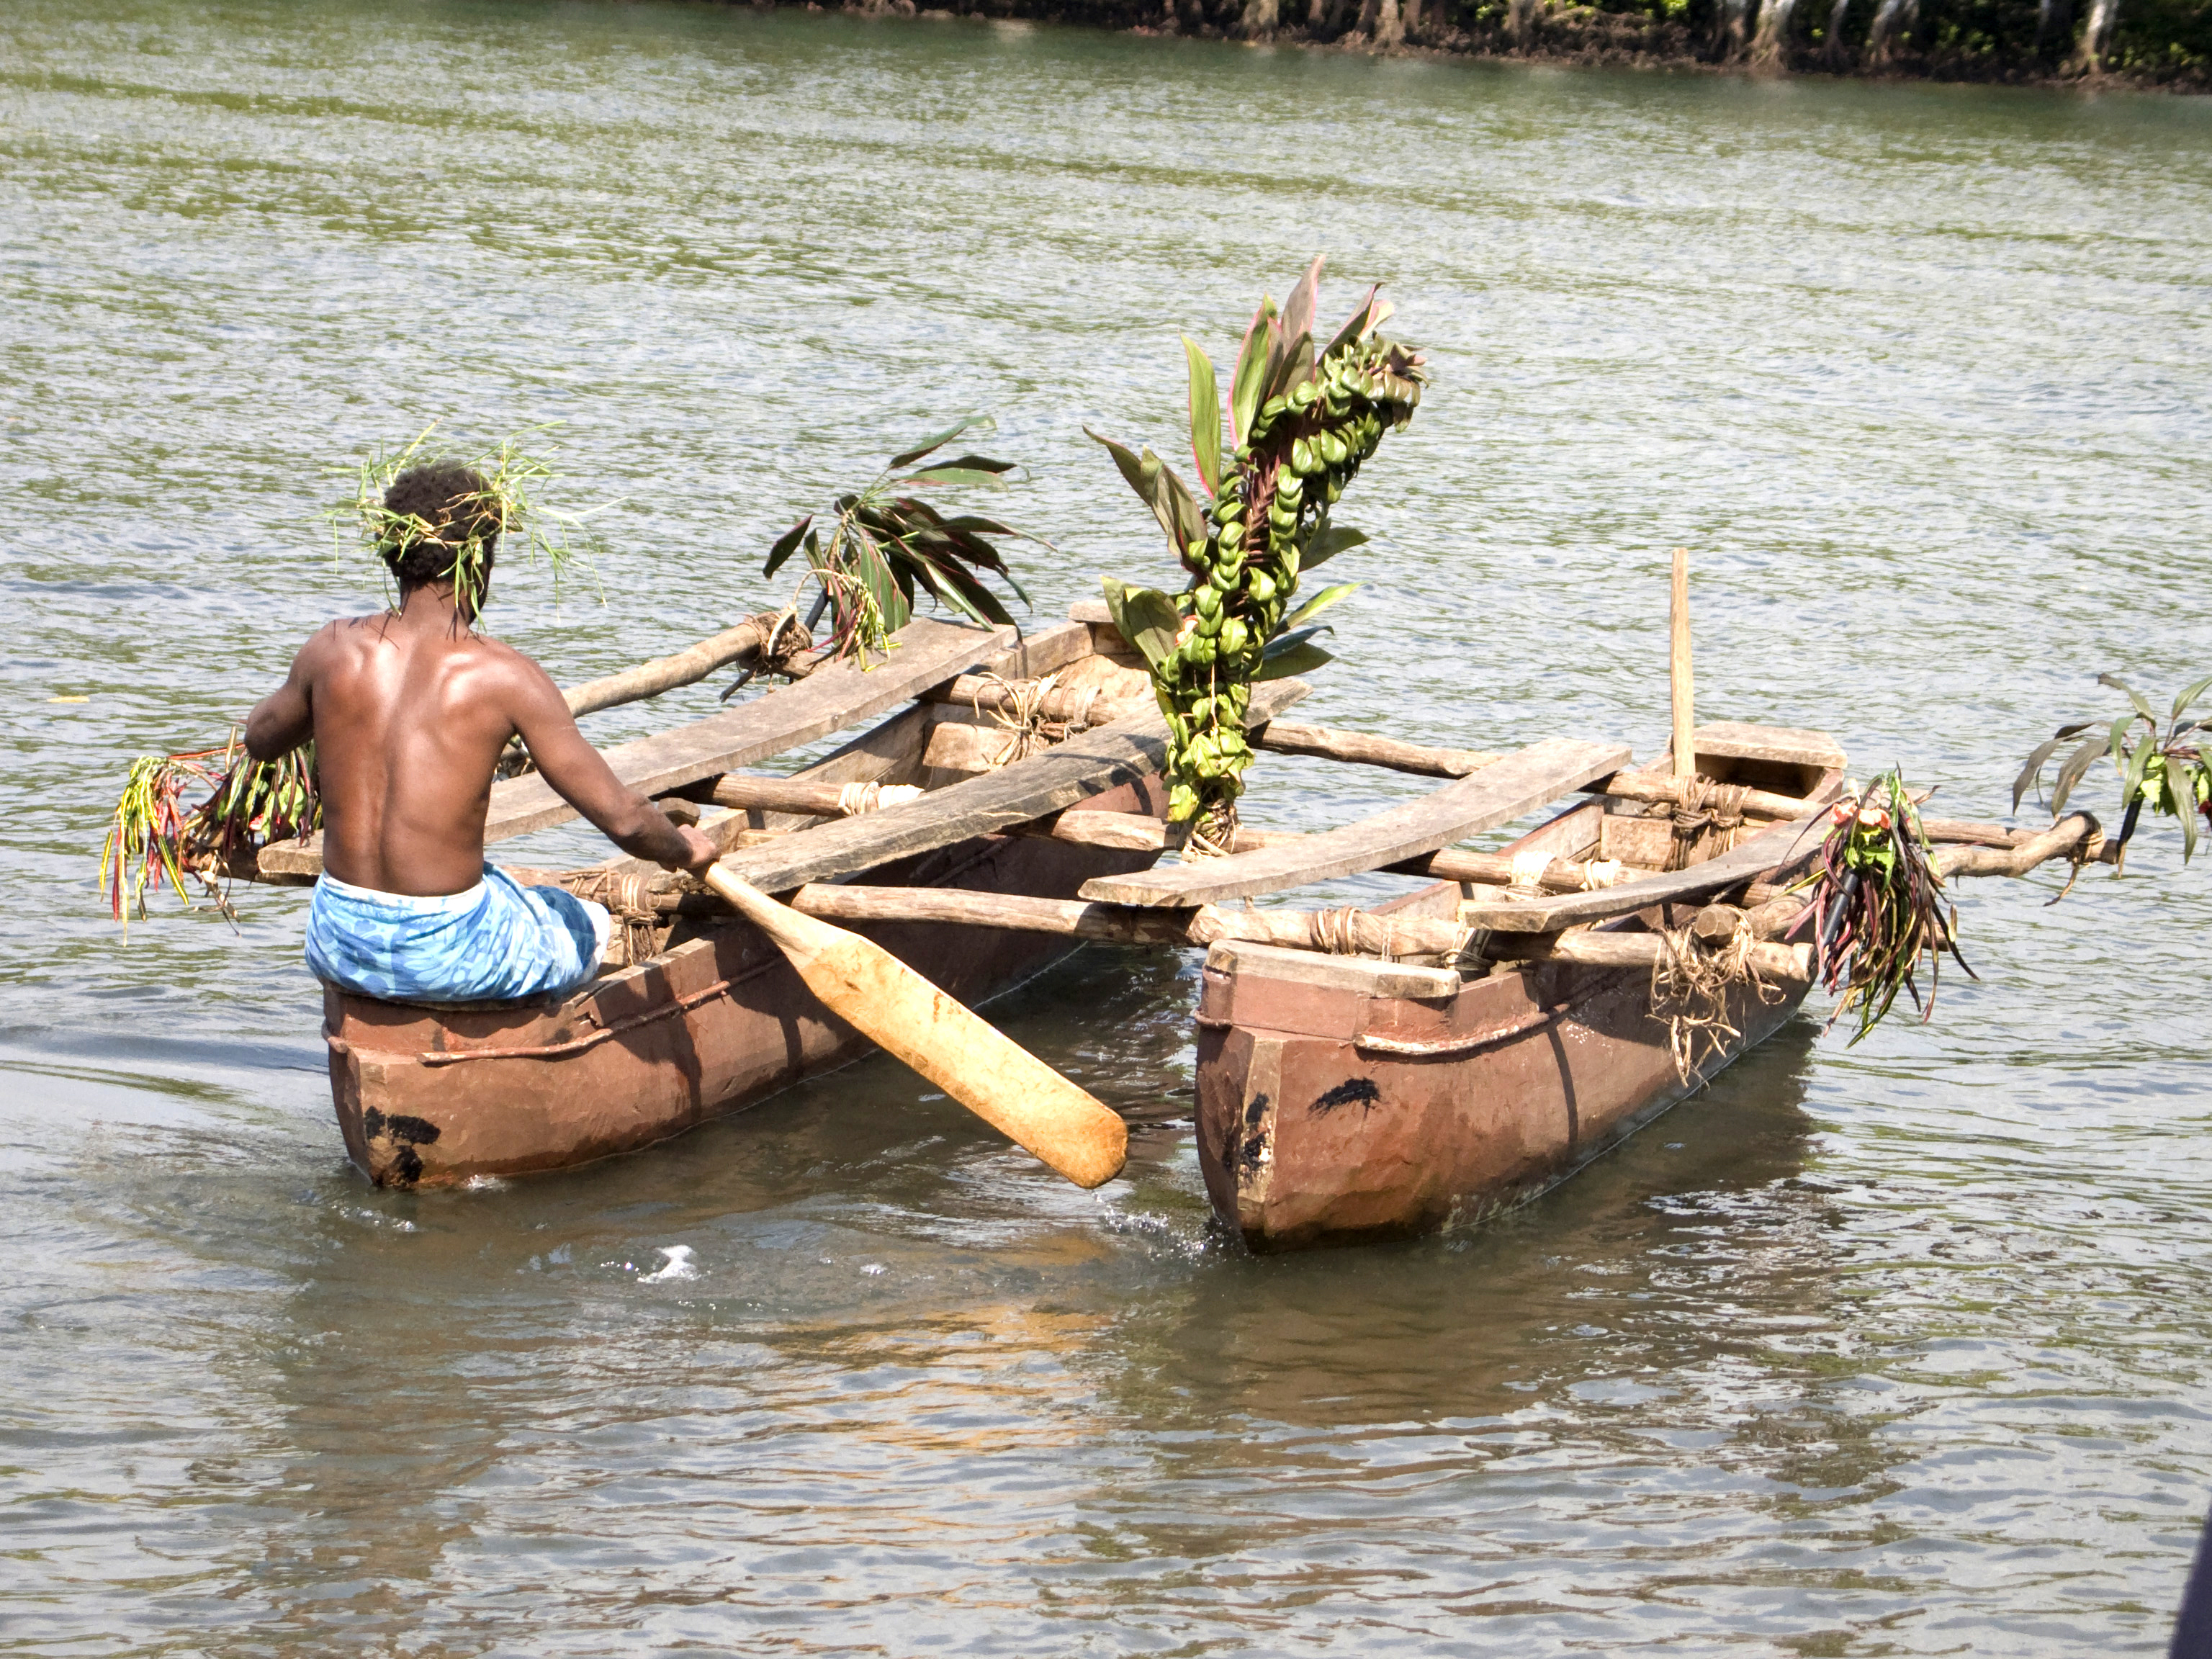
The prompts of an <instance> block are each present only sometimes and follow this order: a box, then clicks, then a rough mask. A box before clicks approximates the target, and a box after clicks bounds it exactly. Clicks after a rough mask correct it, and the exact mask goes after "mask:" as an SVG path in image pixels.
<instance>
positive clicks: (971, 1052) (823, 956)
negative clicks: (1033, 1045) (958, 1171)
mask: <svg viewBox="0 0 2212 1659" xmlns="http://www.w3.org/2000/svg"><path fill="white" fill-rule="evenodd" d="M706 882H707V885H708V887H709V888H710V889H712V890H713V891H714V894H715V895H716V896H718V897H720V898H721V899H722V900H723V901H724V902H726V903H727V904H729V905H730V907H731V908H733V909H735V910H736V911H738V913H739V914H740V915H743V916H744V918H745V920H746V921H750V922H751V923H752V924H753V925H754V926H755V927H758V928H759V929H760V930H761V931H762V932H763V933H766V934H767V935H768V936H769V939H772V940H774V941H775V945H776V948H777V949H778V950H780V951H782V952H783V954H784V956H785V957H787V959H788V960H789V961H790V963H791V965H792V966H793V968H794V969H797V970H798V972H799V977H800V978H801V979H802V980H804V981H805V982H806V988H807V989H808V990H810V991H811V992H813V993H814V994H815V995H816V996H817V997H818V998H819V999H821V1001H822V1004H823V1006H824V1007H826V1008H828V1009H829V1012H831V1013H833V1014H835V1015H836V1016H837V1017H838V1018H840V1019H842V1020H843V1021H844V1022H845V1023H846V1024H848V1025H850V1026H851V1027H852V1028H853V1029H854V1030H856V1031H858V1032H859V1033H860V1035H861V1036H864V1037H866V1038H867V1039H868V1040H869V1041H870V1042H872V1043H874V1044H875V1045H876V1046H877V1047H878V1048H881V1049H882V1050H883V1051H884V1053H886V1054H890V1055H893V1056H895V1057H896V1058H897V1059H899V1060H904V1061H905V1062H906V1063H907V1064H908V1066H912V1067H913V1068H914V1069H915V1071H917V1072H919V1073H921V1075H922V1076H924V1077H926V1078H927V1079H929V1080H930V1081H931V1082H932V1083H934V1084H935V1085H937V1086H938V1087H939V1088H940V1089H942V1090H944V1091H945V1093H947V1094H949V1095H951V1097H953V1098H954V1099H955V1100H957V1101H958V1102H959V1103H961V1104H962V1105H963V1106H965V1107H966V1108H967V1109H969V1111H971V1112H973V1113H975V1115H976V1116H978V1117H980V1118H981V1119H982V1120H983V1121H985V1122H986V1123H988V1124H989V1125H991V1127H994V1128H995V1129H997V1130H998V1131H999V1132H1000V1133H1002V1134H1004V1135H1006V1136H1007V1137H1008V1138H1009V1139H1012V1140H1013V1141H1015V1142H1016V1143H1017V1144H1018V1145H1019V1146H1023V1147H1025V1148H1026V1149H1027V1150H1028V1151H1030V1152H1033V1153H1035V1154H1036V1156H1037V1157H1038V1158H1042V1160H1043V1161H1044V1162H1045V1163H1047V1164H1050V1165H1051V1166H1052V1167H1053V1168H1054V1169H1055V1170H1058V1171H1059V1172H1060V1174H1061V1175H1064V1176H1066V1177H1067V1178H1068V1179H1069V1180H1070V1181H1072V1182H1074V1183H1075V1184H1076V1185H1077V1186H1079V1187H1098V1186H1103V1184H1105V1183H1106V1182H1109V1181H1111V1180H1112V1179H1113V1178H1114V1177H1115V1176H1117V1175H1119V1174H1121V1166H1122V1164H1125V1163H1126V1162H1127V1159H1128V1156H1129V1131H1128V1127H1127V1125H1125V1124H1124V1123H1123V1122H1122V1121H1121V1119H1120V1118H1119V1117H1117V1116H1115V1115H1114V1113H1112V1112H1111V1111H1109V1110H1108V1109H1107V1108H1106V1106H1105V1105H1104V1104H1103V1103H1102V1102H1100V1101H1098V1100H1097V1099H1096V1098H1095V1097H1092V1096H1091V1095H1090V1094H1087V1093H1085V1091H1083V1090H1081V1089H1079V1088H1078V1087H1077V1086H1076V1085H1074V1084H1073V1083H1070V1082H1069V1081H1068V1080H1067V1079H1066V1078H1064V1077H1062V1076H1060V1073H1057V1072H1055V1071H1054V1070H1053V1069H1052V1067H1050V1066H1047V1065H1046V1064H1045V1063H1044V1062H1043V1061H1042V1060H1039V1059H1038V1058H1037V1057H1036V1055H1034V1054H1030V1052H1029V1051H1028V1050H1027V1049H1025V1048H1022V1047H1021V1046H1020V1045H1018V1043H1016V1042H1013V1041H1012V1039H1011V1038H1009V1037H1007V1036H1005V1035H1004V1034H1003V1033H1001V1032H1000V1031H999V1030H996V1029H994V1027H993V1026H992V1025H991V1024H989V1023H988V1022H987V1021H986V1020H984V1019H983V1018H981V1016H979V1015H977V1014H975V1012H972V1011H970V1010H969V1009H968V1008H965V1007H963V1006H961V1004H960V1003H959V1002H957V1001H956V1000H954V999H952V998H951V997H949V996H947V995H945V993H944V992H942V991H940V990H939V989H938V988H937V987H935V986H934V985H932V984H931V983H930V982H929V981H927V980H926V979H924V978H923V977H922V976H921V975H920V974H917V973H916V972H915V970H914V969H911V968H909V967H908V966H907V965H906V963H902V962H901V961H900V960H899V959H898V958H897V957H895V956H893V955H891V953H890V951H886V950H884V948H883V947H882V946H881V945H878V944H876V943H874V942H873V941H872V940H870V939H862V938H861V937H860V935H859V934H857V933H847V932H846V931H845V930H844V929H843V928H842V927H831V926H830V925H829V923H828V922H826V921H817V919H815V918H814V917H812V916H808V915H800V914H799V912H798V911H796V910H793V909H792V908H789V907H788V906H786V905H781V904H778V903H777V902H775V900H774V899H772V898H770V897H769V896H768V895H767V894H765V893H763V892H762V891H761V890H759V889H758V888H757V887H753V886H751V885H750V884H747V883H744V882H742V881H739V880H738V878H736V877H735V876H733V875H732V874H731V873H730V872H728V871H727V870H725V869H724V868H722V866H720V865H719V864H712V865H709V866H707V873H706ZM895 891H896V889H895Z"/></svg>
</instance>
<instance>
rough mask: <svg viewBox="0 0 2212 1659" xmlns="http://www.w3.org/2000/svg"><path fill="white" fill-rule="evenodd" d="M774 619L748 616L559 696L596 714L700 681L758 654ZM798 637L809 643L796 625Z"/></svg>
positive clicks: (577, 709) (572, 708)
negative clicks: (710, 635) (669, 653)
mask: <svg viewBox="0 0 2212 1659" xmlns="http://www.w3.org/2000/svg"><path fill="white" fill-rule="evenodd" d="M778 620H779V618H778V617H776V616H775V615H774V614H772V613H769V612H763V613H762V614H761V615H760V616H757V617H746V618H745V620H744V621H743V622H741V623H738V625H737V626H736V627H735V628H726V629H723V630H722V631H721V632H720V633H719V634H717V635H714V637H713V638H712V639H705V640H702V641H699V643H698V644H696V645H693V646H687V647H684V649H683V650H681V651H678V653H676V654H675V655H673V656H669V657H655V658H654V659H653V660H652V661H651V662H644V663H640V664H639V665H637V666H636V667H635V668H625V669H623V671H622V672H621V673H619V674H609V675H607V676H606V677H605V678H602V679H596V680H587V681H586V682H585V683H584V684H581V685H578V686H572V687H570V688H569V689H568V690H566V691H563V692H562V694H561V695H562V696H563V697H565V698H567V699H568V712H569V713H570V714H576V715H583V714H596V713H598V712H599V710H600V709H602V708H616V707H617V706H619V705H620V704H623V703H626V702H640V701H641V700H642V699H644V698H647V697H657V696H659V695H660V694H661V693H662V692H664V691H673V690H676V688H677V687H678V686H681V685H690V684H692V683H693V682H694V681H696V680H703V679H705V678H707V676H708V675H709V674H711V673H713V672H714V671H715V670H716V669H718V668H720V667H723V666H725V665H727V664H729V663H733V662H739V661H742V660H744V659H746V658H748V657H757V656H758V655H759V654H760V653H761V651H762V649H763V647H765V646H766V645H767V644H768V642H769V633H770V631H771V630H772V629H774V628H775V625H776V623H777V621H778ZM796 628H797V624H796V623H791V624H787V626H786V629H785V632H786V633H787V634H789V633H791V632H792V631H793V629H796ZM797 639H798V641H799V643H800V644H801V646H802V647H803V646H804V645H805V644H806V643H808V641H807V639H806V635H805V630H803V629H799V630H798V632H797Z"/></svg>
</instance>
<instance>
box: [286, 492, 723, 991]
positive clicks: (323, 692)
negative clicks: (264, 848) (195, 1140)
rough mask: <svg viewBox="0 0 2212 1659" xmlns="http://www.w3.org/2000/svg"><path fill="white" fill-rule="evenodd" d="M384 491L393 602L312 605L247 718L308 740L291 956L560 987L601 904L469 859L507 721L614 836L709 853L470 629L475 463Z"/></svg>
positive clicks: (487, 559) (351, 982)
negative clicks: (299, 943)
mask: <svg viewBox="0 0 2212 1659" xmlns="http://www.w3.org/2000/svg"><path fill="white" fill-rule="evenodd" d="M384 507H385V513H384V514H383V519H384V522H385V523H386V525H387V526H390V527H391V533H390V534H389V535H388V536H387V538H386V540H385V542H384V544H382V546H381V547H380V552H381V553H382V555H383V556H384V560H385V562H386V565H387V566H388V567H389V568H390V569H391V571H392V577H393V580H395V581H396V582H397V583H398V587H399V604H398V608H397V609H395V610H392V611H385V612H384V613H382V614H381V615H379V616H374V617H348V618H344V619H342V620H340V621H337V622H333V623H325V625H324V626H323V627H322V628H321V629H319V630H317V632H316V633H315V635H313V637H312V638H311V639H309V640H308V641H307V644H306V645H305V646H303V647H301V650H300V654H299V655H298V656H297V657H295V659H293V662H292V671H291V673H290V675H289V677H288V678H286V680H285V682H284V684H283V686H282V687H281V688H279V689H278V690H276V691H274V692H272V693H270V695H269V696H266V697H264V698H263V699H262V700H261V702H258V703H257V704H256V705H255V706H254V708H253V712H252V714H250V715H249V716H247V719H246V749H247V750H248V751H249V752H250V753H251V754H252V757H254V759H256V760H258V761H269V760H274V759H276V757H279V756H281V755H283V754H285V753H287V752H289V750H293V749H295V748H297V747H299V746H300V745H301V744H304V743H306V742H307V741H309V740H310V739H313V742H314V744H315V763H316V769H317V772H318V774H319V778H320V783H321V795H322V802H323V870H324V873H323V877H322V878H321V880H319V882H318V883H317V884H316V885H315V896H314V900H313V904H312V906H311V908H310V909H309V911H308V916H307V966H308V967H309V968H310V969H312V970H313V972H314V974H315V975H316V976H317V977H318V978H319V979H322V980H324V981H328V982H330V983H332V984H335V985H337V986H339V987H343V988H344V989H346V990H350V991H356V992H359V993H362V994H364V995H368V996H373V997H385V998H393V999H398V1000H408V1001H431V1002H469V1001H477V1000H509V999H513V998H520V997H533V996H541V995H557V994H562V993H563V992H566V991H568V990H571V989H573V988H574V987H576V986H578V985H580V984H581V983H582V982H583V981H586V980H587V979H589V978H590V977H591V976H592V974H593V973H595V972H596V971H597V970H598V966H599V957H600V954H601V952H602V951H603V950H604V948H605V944H606V939H607V934H608V931H609V927H610V921H609V917H608V915H607V912H606V910H605V908H602V907H601V906H599V905H597V904H592V903H590V902H587V901H586V900H583V899H580V898H578V897H576V896H574V895H573V894H571V893H568V892H567V891H565V890H562V889H560V888H557V887H522V886H519V885H517V884H516V883H515V882H514V881H513V879H512V878H509V877H508V876H507V874H506V873H505V872H502V871H501V870H499V869H498V868H496V867H495V866H493V865H491V864H489V863H488V862H487V861H486V860H485V859H484V855H483V828H484V814H485V811H486V810H487V808H488V806H489V803H490V799H491V786H492V781H493V778H494V776H495V773H496V771H497V769H498V766H499V757H500V755H501V751H503V750H505V749H506V747H507V742H508V740H509V739H510V738H513V737H514V736H516V735H517V734H520V737H521V738H522V740H523V742H524V743H525V744H527V745H528V747H529V750H530V756H531V759H532V761H533V762H534V763H536V765H537V769H538V774H539V775H540V776H542V777H543V778H544V780H545V781H546V782H547V783H548V784H550V786H551V787H553V789H554V790H555V792H556V793H558V794H559V795H560V796H561V798H562V799H563V800H565V801H567V802H568V804H569V805H571V806H573V807H574V808H575V809H576V811H579V812H580V813H581V814H582V815H583V816H584V817H586V819H588V820H589V821H590V822H591V823H594V824H596V825H597V826H598V827H599V829H601V830H602V831H604V832H605V834H606V836H607V837H608V839H610V840H611V841H612V842H614V843H615V844H616V845H617V847H619V848H622V849H623V851H624V852H625V853H629V854H632V855H633V856H635V857H638V858H645V859H651V860H653V861H654V862H655V863H657V864H659V865H662V866H665V867H666V868H668V869H671V870H691V871H695V872H696V871H702V870H704V869H705V868H706V867H707V866H708V865H711V864H712V863H713V862H714V858H715V851H714V843H713V842H709V841H708V839H707V838H706V837H705V836H702V835H701V834H700V833H699V832H698V831H697V830H696V829H684V828H680V827H678V825H676V824H673V823H670V822H669V820H668V819H667V817H665V816H664V815H663V814H662V812H661V811H660V810H659V808H658V807H656V806H655V805H653V803H652V802H651V801H649V800H647V799H645V797H643V796H642V795H640V794H638V793H636V792H635V791H634V790H632V789H629V788H628V787H625V786H624V785H623V783H622V781H620V780H619V779H617V777H616V776H615V775H614V772H613V769H611V768H610V767H609V766H608V765H607V763H606V762H605V759H604V758H602V757H601V756H600V755H599V751H598V750H595V749H593V748H592V746H591V744H588V743H586V741H585V740H584V736H583V733H581V732H579V731H578V730H577V729H576V721H575V718H574V716H573V715H571V714H569V713H568V703H567V702H566V701H565V700H564V699H563V698H562V695H561V691H560V688H559V687H557V686H556V685H555V684H553V681H552V678H551V677H550V676H549V675H548V674H547V673H546V672H545V671H544V669H542V668H540V667H539V666H538V665H537V664H536V663H534V662H532V660H531V659H529V658H528V657H526V656H524V655H523V654H522V653H520V651H517V650H515V649H514V648H513V647H511V646H507V645H503V644H501V642H500V641H497V640H494V639H489V638H487V637H486V636H484V635H482V634H479V633H478V632H477V631H476V628H475V625H474V624H475V623H476V620H477V617H478V615H479V614H481V612H482V610H483V604H484V600H485V599H486V598H487V597H488V596H489V592H490V579H491V568H492V561H493V558H494V556H495V553H496V551H497V548H498V544H499V536H500V532H501V531H502V530H503V529H504V528H505V527H506V526H505V524H504V522H503V520H502V516H501V507H500V505H499V502H498V501H497V499H496V498H495V495H493V493H492V491H491V490H490V489H489V486H488V485H487V484H486V483H485V481H484V478H483V475H482V474H480V473H478V472H477V471H473V470H472V469H470V468H468V467H464V466H456V465H450V464H438V465H427V466H417V467H413V468H410V469H409V470H408V471H405V472H403V473H401V474H400V475H399V477H397V478H395V479H394V480H393V481H392V486H391V488H390V489H388V490H386V493H385V496H384Z"/></svg>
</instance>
